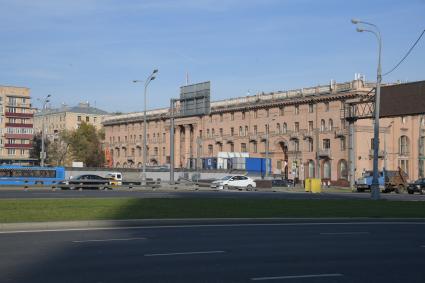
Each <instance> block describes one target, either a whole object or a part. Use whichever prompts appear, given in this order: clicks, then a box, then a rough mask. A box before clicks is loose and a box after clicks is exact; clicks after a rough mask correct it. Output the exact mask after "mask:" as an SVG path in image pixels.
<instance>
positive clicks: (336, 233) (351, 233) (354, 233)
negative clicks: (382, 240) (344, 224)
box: [320, 232, 370, 235]
mask: <svg viewBox="0 0 425 283" xmlns="http://www.w3.org/2000/svg"><path fill="white" fill-rule="evenodd" d="M364 234H370V233H369V232H334V233H331V232H330V233H320V235H364Z"/></svg>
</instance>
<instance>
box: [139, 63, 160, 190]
mask: <svg viewBox="0 0 425 283" xmlns="http://www.w3.org/2000/svg"><path fill="white" fill-rule="evenodd" d="M157 73H158V69H154V70H153V71H152V73H151V74H150V75H149V76H148V77H147V78H146V80H144V81H142V80H134V81H133V83H140V82H144V83H145V85H144V86H145V88H144V94H143V97H144V102H143V103H144V110H143V173H142V185H146V161H147V160H146V159H147V153H146V146H147V138H146V95H147V88H148V85H149V84H150V82H151V81H153V80H154V79H155V78H156V74H157Z"/></svg>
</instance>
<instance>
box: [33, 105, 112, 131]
mask: <svg viewBox="0 0 425 283" xmlns="http://www.w3.org/2000/svg"><path fill="white" fill-rule="evenodd" d="M108 115H109V113H108V112H106V111H103V110H101V109H98V108H96V107H92V106H90V104H89V103H88V102H80V103H79V104H78V105H77V106H73V107H69V106H67V105H62V106H61V107H59V108H47V109H44V110H43V111H42V110H40V111H38V112H37V113H35V114H34V129H35V131H36V132H41V129H42V128H43V119H44V127H45V134H46V136H47V137H48V138H50V139H54V138H57V137H58V134H59V133H60V132H61V131H63V130H75V129H77V128H78V127H79V125H80V124H81V123H82V122H85V123H87V124H91V125H93V126H94V127H95V128H96V129H98V130H99V129H101V128H102V121H103V119H104V118H105V117H107V116H108Z"/></svg>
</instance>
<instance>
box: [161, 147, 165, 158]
mask: <svg viewBox="0 0 425 283" xmlns="http://www.w3.org/2000/svg"><path fill="white" fill-rule="evenodd" d="M164 156H165V147H162V157H164Z"/></svg>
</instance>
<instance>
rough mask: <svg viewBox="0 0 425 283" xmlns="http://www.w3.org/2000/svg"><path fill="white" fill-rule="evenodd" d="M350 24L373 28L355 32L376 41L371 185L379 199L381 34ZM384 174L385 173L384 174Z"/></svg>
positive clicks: (373, 194)
mask: <svg viewBox="0 0 425 283" xmlns="http://www.w3.org/2000/svg"><path fill="white" fill-rule="evenodd" d="M351 22H352V23H353V24H355V25H357V24H363V25H368V26H371V27H373V29H365V28H362V27H361V26H357V29H356V30H357V32H370V33H372V34H374V35H375V37H376V39H377V40H378V69H377V72H376V94H375V123H374V127H373V179H372V185H371V191H372V199H374V200H378V199H380V189H379V179H378V178H379V168H378V158H379V156H378V154H379V110H380V109H379V106H380V101H381V81H382V70H381V52H382V38H381V32H380V31H379V28H378V26H377V25H375V24H373V23H369V22H365V21H361V20H358V19H352V20H351ZM384 174H385V172H384Z"/></svg>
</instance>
